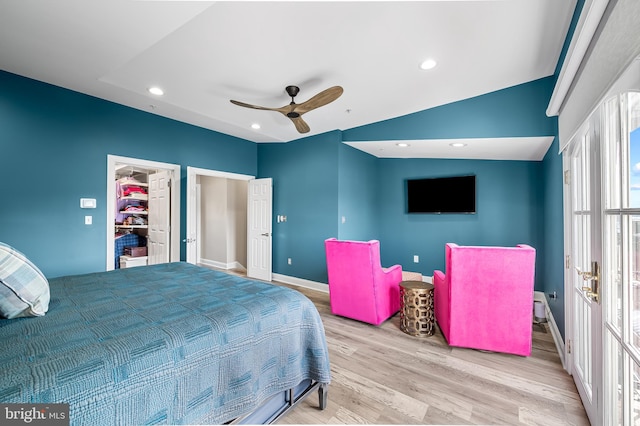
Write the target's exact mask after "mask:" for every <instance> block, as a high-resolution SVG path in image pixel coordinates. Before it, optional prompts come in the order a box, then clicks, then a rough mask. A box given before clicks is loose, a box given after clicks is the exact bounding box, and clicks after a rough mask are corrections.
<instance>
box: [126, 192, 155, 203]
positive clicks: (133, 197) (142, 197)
mask: <svg viewBox="0 0 640 426" xmlns="http://www.w3.org/2000/svg"><path fill="white" fill-rule="evenodd" d="M122 200H137V201H147V200H149V195H148V194H138V193H135V194H131V195H127V196H126V197H120V201H122Z"/></svg>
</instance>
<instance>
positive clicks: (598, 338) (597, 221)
mask: <svg viewBox="0 0 640 426" xmlns="http://www.w3.org/2000/svg"><path fill="white" fill-rule="evenodd" d="M600 126H601V123H600V110H599V109H596V110H595V111H594V112H593V113H592V114H591V115H590V116H589V118H588V119H587V120H586V121H585V123H583V124H582V125H581V126H580V128H579V129H578V131H577V132H576V133H575V135H574V136H573V138H572V142H570V143H569V144H568V145H567V146H566V147H565V149H564V150H563V152H562V170H563V179H564V185H563V189H564V190H565V191H564V197H563V199H564V200H563V201H564V206H563V209H564V221H565V225H564V236H565V239H564V242H565V244H564V247H565V271H564V277H565V280H564V284H565V286H564V297H565V340H566V341H567V344H566V345H565V354H564V356H565V360H564V361H565V362H564V364H565V369H566V370H567V372H568V373H569V374H571V375H572V376H573V380H574V382H575V384H576V388H577V390H578V393H579V395H580V398H581V400H582V403H583V405H584V407H585V411H586V412H587V415H588V417H589V419H590V421H591V422H592V423H594V424H597V423H599V422H600V420H601V419H602V418H604V412H603V406H604V404H603V402H604V388H603V386H604V377H603V360H604V356H605V354H604V349H603V348H604V340H603V324H604V323H603V313H602V304H601V302H595V301H592V302H591V304H590V313H589V318H590V319H591V321H590V324H589V325H590V331H591V334H590V336H589V338H590V342H591V347H590V348H588V351H589V357H590V358H591V362H590V367H591V371H589V372H588V373H587V374H589V375H591V397H590V398H589V395H587V394H586V392H587V390H586V389H585V387H584V385H583V384H582V383H581V382H579V380H580V379H579V377H578V375H576V373H577V371H576V362H575V355H576V354H577V351H578V347H577V346H578V344H579V343H577V342H576V339H575V337H576V333H578V332H579V331H580V330H579V329H578V327H580V326H581V324H577V323H576V309H577V307H576V303H575V300H576V299H575V293H576V286H580V287H582V286H589V285H591V284H590V281H585V280H583V279H582V278H581V277H580V276H579V275H578V274H577V273H576V270H575V268H576V262H577V259H575V257H574V248H575V247H574V245H575V244H574V242H575V238H574V237H575V234H574V222H573V221H574V217H573V212H574V210H575V206H574V200H573V191H574V185H576V183H575V182H574V177H573V161H572V158H573V152H574V150H575V145H574V144H576V143H577V144H581V143H582V142H581V139H582V138H583V137H588V138H590V139H589V141H590V145H589V146H588V147H587V149H588V150H589V151H590V152H589V164H588V167H589V177H590V182H589V188H588V189H589V194H588V196H589V199H590V205H589V206H588V208H589V210H590V211H591V215H590V226H589V233H590V234H591V235H590V239H589V244H590V247H589V251H590V259H589V260H590V261H597V262H598V264H599V266H600V268H602V267H603V262H602V258H603V250H604V248H603V246H602V244H603V243H602V232H603V229H602V207H603V206H602V202H603V200H602V197H601V194H602V193H603V180H602V176H601V161H602V157H601V156H602V152H601V146H600V143H601V141H600V133H601V128H600ZM576 140H577V142H574V141H576ZM582 155H585V154H584V153H583V154H582ZM583 195H584V194H583ZM581 266H582V267H584V265H581ZM601 275H602V273H601ZM598 284H599V285H601V284H602V283H601V282H600V283H598ZM600 300H601V301H602V289H601V290H600Z"/></svg>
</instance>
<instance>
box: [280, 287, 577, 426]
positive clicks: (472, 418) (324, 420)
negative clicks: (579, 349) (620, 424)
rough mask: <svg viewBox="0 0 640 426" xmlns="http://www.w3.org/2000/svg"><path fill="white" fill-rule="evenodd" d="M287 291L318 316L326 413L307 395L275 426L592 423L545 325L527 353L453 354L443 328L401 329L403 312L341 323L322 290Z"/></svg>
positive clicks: (468, 351)
mask: <svg viewBox="0 0 640 426" xmlns="http://www.w3.org/2000/svg"><path fill="white" fill-rule="evenodd" d="M285 285H286V284H285ZM290 287H292V288H294V289H296V290H299V291H301V292H302V293H303V294H305V295H306V296H307V297H308V298H309V299H311V301H312V302H314V304H315V305H316V307H317V308H318V312H320V315H321V317H322V320H323V323H324V327H325V333H326V336H327V346H328V347H329V356H330V360H331V365H332V374H333V377H332V383H331V384H330V385H329V394H328V395H329V402H328V404H329V407H331V408H332V409H331V410H330V409H329V408H327V410H325V411H326V415H325V414H324V412H323V411H320V410H318V408H317V401H313V398H309V399H310V400H311V401H305V402H303V403H302V404H300V406H298V407H296V409H295V410H294V413H295V416H294V415H293V413H292V415H288V416H286V417H284V418H283V419H281V420H280V423H281V424H336V423H340V424H442V425H445V424H455V425H465V424H482V425H493V424H500V425H502V424H509V425H559V426H560V425H580V426H582V425H588V424H589V421H588V419H587V417H586V414H585V412H584V408H583V406H582V403H581V401H580V397H579V396H578V393H577V391H576V388H575V385H574V383H573V380H572V378H571V376H569V375H568V374H567V372H566V371H565V370H564V369H563V367H562V364H561V362H560V358H559V356H558V354H557V352H556V347H555V343H554V342H553V337H552V336H551V333H550V332H549V330H548V324H533V325H532V327H533V331H534V332H533V350H532V355H531V356H530V357H520V356H516V355H509V354H500V353H492V352H481V351H476V350H473V349H465V348H452V347H450V346H449V345H448V344H447V342H446V340H445V339H444V336H442V333H441V332H440V330H439V329H438V330H437V331H436V333H435V335H434V336H431V337H427V338H418V337H413V336H409V335H407V334H405V333H403V332H402V331H400V327H399V325H400V320H399V315H395V316H394V317H392V318H391V319H390V320H388V321H386V322H384V323H383V324H382V325H381V326H380V327H375V326H372V325H369V324H364V323H361V322H358V321H353V320H350V319H347V318H342V317H338V316H335V315H332V314H331V308H330V304H329V296H328V294H326V293H323V292H318V291H314V290H310V289H302V288H298V287H293V286H290Z"/></svg>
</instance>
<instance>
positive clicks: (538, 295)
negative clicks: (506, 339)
mask: <svg viewBox="0 0 640 426" xmlns="http://www.w3.org/2000/svg"><path fill="white" fill-rule="evenodd" d="M533 301H534V302H542V303H544V311H545V314H546V317H547V323H548V324H549V330H550V331H551V336H552V337H553V341H554V342H555V344H556V350H557V351H558V355H559V356H560V361H561V362H562V368H564V369H565V370H566V369H567V367H566V364H565V355H564V354H565V346H564V341H563V340H562V335H561V334H560V330H559V329H558V324H556V320H555V318H554V317H553V312H551V309H550V308H549V303H548V302H547V298H546V297H545V295H544V293H543V292H541V291H534V292H533Z"/></svg>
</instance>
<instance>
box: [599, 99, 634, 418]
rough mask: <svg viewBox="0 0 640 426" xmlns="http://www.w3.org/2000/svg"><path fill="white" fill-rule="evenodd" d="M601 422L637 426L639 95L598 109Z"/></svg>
mask: <svg viewBox="0 0 640 426" xmlns="http://www.w3.org/2000/svg"><path fill="white" fill-rule="evenodd" d="M602 123H603V135H602V145H603V152H604V153H605V156H604V158H603V169H602V170H603V176H605V179H604V186H603V199H604V207H605V208H604V212H603V228H604V236H603V247H604V253H605V255H606V257H605V265H604V266H605V271H606V276H605V277H604V284H605V286H604V294H603V296H604V297H603V298H604V301H605V303H604V331H603V333H604V353H605V358H604V361H605V363H604V365H605V371H604V381H605V387H606V389H605V401H604V404H605V406H604V411H605V417H604V423H605V424H607V425H640V93H639V92H625V93H623V94H620V95H616V96H614V97H612V98H610V99H608V100H607V101H606V102H605V103H604V105H603V107H602Z"/></svg>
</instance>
